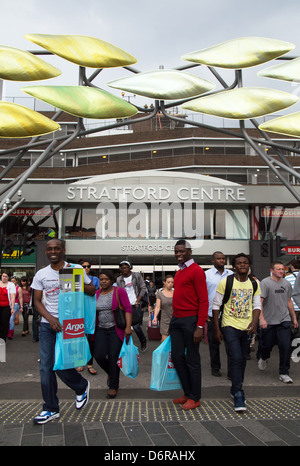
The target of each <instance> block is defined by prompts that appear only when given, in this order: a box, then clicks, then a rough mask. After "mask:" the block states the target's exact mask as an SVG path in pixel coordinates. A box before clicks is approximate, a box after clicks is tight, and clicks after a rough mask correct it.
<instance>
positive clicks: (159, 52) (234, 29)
mask: <svg viewBox="0 0 300 466" xmlns="http://www.w3.org/2000/svg"><path fill="white" fill-rule="evenodd" d="M0 4H1V10H0V11H1V28H0V44H2V45H7V46H12V47H17V48H20V49H22V50H37V49H40V48H39V47H38V46H36V45H35V44H32V43H31V42H30V41H28V40H27V39H25V38H24V35H25V34H29V33H42V34H81V35H89V36H92V37H96V38H99V39H102V40H105V41H108V42H111V43H112V44H114V45H116V46H118V47H120V48H122V49H124V50H125V51H126V52H129V53H131V54H132V55H134V56H135V57H136V58H137V59H138V63H137V64H136V65H134V66H135V67H136V68H137V69H139V70H140V71H149V70H154V69H158V68H159V66H160V65H164V67H165V68H176V67H178V66H181V65H183V64H186V63H187V62H184V61H182V60H181V59H180V57H181V56H182V55H183V54H185V53H188V52H192V51H195V50H200V49H202V48H205V47H209V46H211V45H215V44H218V43H220V42H223V41H226V40H230V39H234V38H239V37H245V36H261V37H268V38H274V39H281V40H285V41H288V42H292V43H294V44H295V45H296V48H295V49H294V50H293V51H292V52H290V55H291V54H292V55H293V56H300V34H299V25H300V24H299V18H300V2H299V0H284V1H283V0H251V1H242V0H227V1H224V0H213V1H205V2H204V1H203V0H149V1H143V0H127V1H124V0H111V1H109V0H106V1H105V2H104V1H101V0H85V1H83V0H80V1H78V0H0ZM42 58H44V59H45V60H47V61H49V62H50V63H52V64H54V65H55V66H57V67H58V68H60V69H61V70H62V71H63V76H62V77H60V78H56V79H55V80H54V79H52V80H47V81H43V84H45V85H47V84H53V85H54V84H70V85H71V84H72V85H76V84H77V83H78V72H77V70H78V68H77V67H76V65H73V64H70V63H68V62H66V61H65V60H63V59H61V58H57V57H56V58H52V57H42ZM271 64H274V62H271V63H270V64H268V63H267V64H265V65H263V67H267V66H270V65H271ZM261 68H262V66H259V67H255V70H254V69H252V70H248V71H247V72H244V85H251V84H252V85H253V84H258V85H266V87H273V88H280V89H283V90H286V91H287V92H294V93H295V92H298V91H297V90H296V89H295V85H294V84H291V83H284V84H282V83H281V82H278V81H277V80H270V79H266V78H258V81H257V82H254V81H253V80H254V79H256V73H257V71H258V70H259V69H261ZM191 72H192V73H195V74H198V75H199V76H202V77H204V78H207V77H208V74H207V73H206V72H205V70H204V68H203V67H198V68H197V69H196V70H194V69H192V71H191ZM222 73H223V71H221V74H222ZM232 73H233V72H232V71H230V72H228V71H227V72H225V77H226V79H227V77H228V79H229V81H231V79H230V78H231V76H232ZM100 76H101V79H100V78H97V79H98V81H97V83H96V84H97V85H100V86H101V87H103V88H105V86H103V84H104V83H106V82H107V81H110V80H112V79H117V78H120V77H123V76H124V77H126V76H128V72H126V71H125V70H123V69H122V68H118V69H113V70H108V71H104V72H103V73H101V75H100ZM210 76H211V75H210ZM99 79H100V80H99ZM28 84H30V83H24V84H23V83H17V84H16V83H13V84H12V83H8V82H6V83H5V86H4V97H7V96H11V95H17V94H18V93H19V94H22V93H21V91H19V89H20V88H21V87H22V86H23V85H24V86H25V85H28ZM33 84H35V83H33ZM293 86H294V87H293ZM107 90H109V88H107ZM111 91H112V90H111ZM112 92H115V93H118V92H119V93H120V91H112ZM23 95H24V94H23ZM299 96H300V92H299ZM133 103H134V102H133ZM297 105H298V104H297ZM293 108H294V107H293Z"/></svg>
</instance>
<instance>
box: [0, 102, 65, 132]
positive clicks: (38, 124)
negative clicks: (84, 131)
mask: <svg viewBox="0 0 300 466" xmlns="http://www.w3.org/2000/svg"><path fill="white" fill-rule="evenodd" d="M59 128H60V126H59V124H58V123H56V122H55V121H53V120H50V119H49V118H47V117H45V116H44V115H41V114H40V113H38V112H35V111H34V110H30V109H29V108H26V107H23V106H22V105H17V104H13V103H9V102H2V101H0V137H1V138H28V137H31V136H40V135H42V134H47V133H53V132H54V131H57V130H58V129H59Z"/></svg>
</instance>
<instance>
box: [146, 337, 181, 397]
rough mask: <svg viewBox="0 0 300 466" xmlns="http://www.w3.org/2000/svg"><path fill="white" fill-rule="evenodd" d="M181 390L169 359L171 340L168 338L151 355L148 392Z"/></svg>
mask: <svg viewBox="0 0 300 466" xmlns="http://www.w3.org/2000/svg"><path fill="white" fill-rule="evenodd" d="M180 388H182V386H181V382H180V380H179V377H178V374H177V371H176V369H175V367H174V364H173V362H172V359H171V338H170V336H168V338H166V339H165V340H164V341H163V342H162V343H161V344H160V345H159V347H158V348H156V350H155V351H153V353H152V367H151V381H150V390H156V391H163V390H178V389H180Z"/></svg>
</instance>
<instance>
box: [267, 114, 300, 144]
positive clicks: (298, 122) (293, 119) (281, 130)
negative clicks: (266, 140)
mask: <svg viewBox="0 0 300 466" xmlns="http://www.w3.org/2000/svg"><path fill="white" fill-rule="evenodd" d="M259 129H261V130H262V131H269V132H271V133H277V134H285V135H286V136H294V137H297V138H299V137H300V112H296V113H291V114H290V115H285V116H282V117H279V118H274V120H270V121H266V122H265V123H262V124H261V125H259Z"/></svg>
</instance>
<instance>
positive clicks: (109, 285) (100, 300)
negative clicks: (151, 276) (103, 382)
mask: <svg viewBox="0 0 300 466" xmlns="http://www.w3.org/2000/svg"><path fill="white" fill-rule="evenodd" d="M99 279H100V289H99V290H97V291H96V299H97V301H96V312H97V320H96V332H95V342H94V357H95V359H96V361H97V363H98V364H99V366H100V367H101V368H102V369H103V370H104V371H105V372H106V373H107V375H108V378H107V384H108V387H109V391H108V394H107V396H106V398H115V397H116V395H117V392H118V388H119V376H120V368H119V367H118V365H117V361H118V358H119V354H120V351H121V348H122V344H123V341H124V338H126V337H128V336H130V335H131V333H132V330H131V319H132V308H131V304H130V302H129V299H128V296H127V293H126V290H125V289H124V288H118V287H116V286H114V281H115V280H114V274H113V272H112V271H110V270H108V271H101V272H100V274H99ZM120 307H122V308H123V309H124V313H125V322H126V327H125V329H121V328H119V327H118V326H117V324H116V318H115V314H114V312H113V311H114V310H116V309H120Z"/></svg>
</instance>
